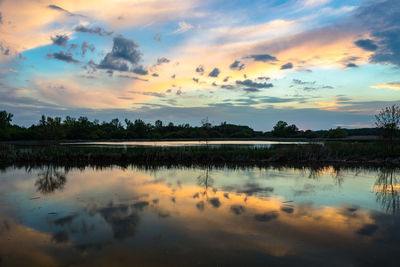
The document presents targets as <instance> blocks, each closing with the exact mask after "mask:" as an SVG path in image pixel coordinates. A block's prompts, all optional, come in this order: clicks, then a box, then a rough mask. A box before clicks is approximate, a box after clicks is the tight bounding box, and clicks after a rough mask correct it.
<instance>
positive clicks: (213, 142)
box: [62, 140, 322, 147]
mask: <svg viewBox="0 0 400 267" xmlns="http://www.w3.org/2000/svg"><path fill="white" fill-rule="evenodd" d="M62 144H63V145H74V146H97V147H110V146H114V147H135V146H152V147H180V146H206V145H210V146H223V145H234V146H256V147H270V146H271V145H306V144H322V142H297V141H293V142H291V141H260V140H210V141H116V142H108V141H104V142H72V143H62Z"/></svg>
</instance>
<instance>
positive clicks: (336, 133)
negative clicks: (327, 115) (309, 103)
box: [324, 127, 347, 138]
mask: <svg viewBox="0 0 400 267" xmlns="http://www.w3.org/2000/svg"><path fill="white" fill-rule="evenodd" d="M324 137H325V138H346V137H347V132H346V131H345V130H343V129H342V128H340V127H337V128H336V129H329V130H328V131H326V132H325V133H324Z"/></svg>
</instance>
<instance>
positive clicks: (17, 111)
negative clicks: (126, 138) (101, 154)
mask: <svg viewBox="0 0 400 267" xmlns="http://www.w3.org/2000/svg"><path fill="white" fill-rule="evenodd" d="M399 36H400V5H399V2H398V0H376V1H369V0H346V1H344V0H265V1H262V0H259V1H243V0H241V1H239V0H238V1H237V0H163V1H155V0H115V1H110V0H85V1H78V0H53V1H48V0H0V110H7V111H8V112H11V113H13V114H14V119H13V123H17V124H20V125H25V126H30V125H31V124H34V123H37V122H38V121H39V119H40V117H41V115H42V114H45V115H48V116H61V117H63V118H64V117H65V116H67V115H70V116H73V117H79V116H87V117H89V118H90V119H99V120H100V121H103V120H110V119H112V118H120V119H124V118H128V119H130V120H134V119H137V118H140V119H142V120H144V121H146V122H149V123H154V121H155V120H158V119H160V120H162V121H164V122H170V121H171V122H174V123H176V124H181V123H190V124H192V125H199V124H200V123H201V120H202V119H204V118H206V117H208V119H209V121H210V122H211V123H212V124H220V123H221V122H224V121H226V122H227V123H235V124H241V125H248V126H250V127H252V128H254V129H256V130H264V131H265V130H270V129H271V128H272V127H273V125H275V124H276V122H277V121H279V120H284V121H286V122H288V123H289V124H292V123H294V124H296V125H297V126H298V127H299V128H300V129H313V130H316V129H329V128H336V127H338V126H340V127H345V128H360V127H374V114H376V113H377V112H378V111H379V110H380V109H382V108H384V107H386V106H389V105H393V104H400V69H399V67H400V38H399Z"/></svg>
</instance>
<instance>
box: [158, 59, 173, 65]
mask: <svg viewBox="0 0 400 267" xmlns="http://www.w3.org/2000/svg"><path fill="white" fill-rule="evenodd" d="M169 62H170V60H169V59H168V58H166V57H160V58H157V63H156V66H159V65H161V64H164V63H169Z"/></svg>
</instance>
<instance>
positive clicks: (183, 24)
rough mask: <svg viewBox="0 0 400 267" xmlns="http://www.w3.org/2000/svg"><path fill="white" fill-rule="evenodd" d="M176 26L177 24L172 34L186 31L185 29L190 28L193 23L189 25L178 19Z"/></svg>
mask: <svg viewBox="0 0 400 267" xmlns="http://www.w3.org/2000/svg"><path fill="white" fill-rule="evenodd" d="M178 26H179V28H178V29H177V30H175V31H174V32H173V34H180V33H184V32H187V31H189V30H191V29H193V28H194V26H193V25H191V24H189V23H186V22H184V21H180V22H179V23H178Z"/></svg>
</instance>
